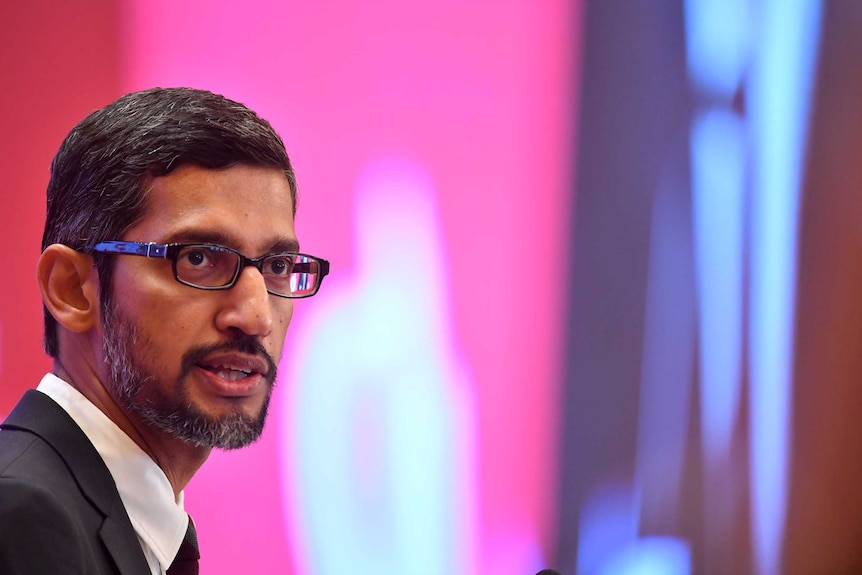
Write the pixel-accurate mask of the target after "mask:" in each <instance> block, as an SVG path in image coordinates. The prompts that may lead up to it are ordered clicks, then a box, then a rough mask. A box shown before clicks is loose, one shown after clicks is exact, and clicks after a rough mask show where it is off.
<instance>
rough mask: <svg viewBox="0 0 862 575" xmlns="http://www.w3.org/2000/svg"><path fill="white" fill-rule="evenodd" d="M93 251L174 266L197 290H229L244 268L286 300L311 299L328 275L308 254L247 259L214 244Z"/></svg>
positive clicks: (132, 245)
mask: <svg viewBox="0 0 862 575" xmlns="http://www.w3.org/2000/svg"><path fill="white" fill-rule="evenodd" d="M93 251H96V252H101V253H105V254H120V255H129V256H145V257H148V258H163V259H168V260H170V261H171V262H172V263H173V265H174V277H175V278H177V281H178V282H180V283H181V284H185V285H187V286H191V287H193V288H198V289H206V290H221V289H230V288H232V287H233V286H234V284H235V283H236V280H237V278H238V277H239V274H240V272H242V270H244V269H245V268H246V267H247V266H252V267H254V268H257V270H258V271H259V272H260V274H261V275H262V276H263V281H264V283H265V284H266V291H268V292H269V293H271V294H272V295H277V296H279V297H287V298H302V297H311V296H313V295H314V294H316V293H317V290H318V289H320V282H322V281H323V278H324V277H326V274H328V273H329V262H328V261H326V260H323V259H320V258H316V257H314V256H310V255H307V254H297V253H293V252H279V253H274V254H268V255H265V256H262V257H259V258H248V257H246V256H244V255H242V254H241V253H239V252H238V251H236V250H234V249H231V248H227V247H225V246H219V245H215V244H155V243H142V242H114V241H111V242H101V243H98V244H96V245H95V247H93Z"/></svg>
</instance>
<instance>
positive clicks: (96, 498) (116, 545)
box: [0, 389, 150, 575]
mask: <svg viewBox="0 0 862 575" xmlns="http://www.w3.org/2000/svg"><path fill="white" fill-rule="evenodd" d="M0 427H2V428H3V429H7V428H8V429H22V430H26V431H30V432H31V433H35V434H36V435H38V436H39V437H41V438H42V439H44V440H45V441H46V442H48V443H49V444H50V445H51V446H52V447H53V448H54V450H55V451H56V452H57V453H58V454H59V455H60V457H62V458H63V460H64V461H65V463H66V465H67V466H68V467H69V470H70V471H71V472H72V475H73V476H74V477H75V481H77V482H78V486H79V488H80V489H81V492H82V493H84V496H85V497H86V498H87V499H88V500H89V501H90V503H92V505H93V506H94V507H95V508H97V509H98V510H99V511H100V512H101V513H102V515H103V516H104V517H105V519H104V522H103V523H102V527H101V529H100V532H99V536H100V537H101V538H102V541H103V542H104V544H105V546H106V547H107V549H108V552H109V553H110V555H111V557H112V558H113V559H114V561H115V562H116V564H117V566H118V567H119V568H120V572H121V573H123V574H124V575H126V574H128V575H139V574H140V575H147V574H148V573H149V572H150V571H149V567H148V566H147V561H146V559H145V558H144V554H143V551H142V550H141V544H140V543H139V541H138V537H137V535H136V534H135V530H134V528H133V527H132V524H131V521H130V520H129V515H128V513H126V509H125V507H123V502H122V500H121V499H120V494H119V493H118V492H117V486H116V484H115V483H114V478H113V476H112V475H111V472H110V471H108V468H107V466H106V465H105V462H104V461H102V458H101V456H100V455H99V453H98V452H97V451H96V448H95V447H93V444H92V443H90V440H89V439H87V436H86V435H84V432H83V431H81V428H80V427H78V425H77V424H76V423H75V421H74V420H73V419H72V418H71V417H69V414H67V413H66V411H65V410H64V409H63V408H62V407H60V406H59V405H57V403H56V402H54V400H52V399H51V398H49V397H48V396H46V395H45V394H43V393H41V392H39V391H36V390H34V389H31V390H28V391H27V392H25V393H24V396H23V397H22V398H21V401H19V402H18V404H17V405H16V406H15V408H14V409H13V410H12V413H10V414H9V417H7V418H6V421H4V422H3V424H2V425H0Z"/></svg>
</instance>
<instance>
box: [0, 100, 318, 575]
mask: <svg viewBox="0 0 862 575" xmlns="http://www.w3.org/2000/svg"><path fill="white" fill-rule="evenodd" d="M295 210H296V182H295V177H294V172H293V168H292V167H291V164H290V160H289V159H288V156H287V153H286V152H285V149H284V144H283V143H282V141H281V139H280V138H279V137H278V135H277V134H276V133H275V132H274V131H273V129H272V128H271V126H270V125H269V124H268V123H267V122H266V121H265V120H262V119H260V118H259V117H258V116H257V115H256V114H255V113H254V112H252V111H251V110H249V109H248V108H246V107H245V106H243V105H241V104H239V103H236V102H233V101H231V100H228V99H226V98H224V97H222V96H218V95H215V94H212V93H209V92H205V91H200V90H192V89H153V90H148V91H144V92H138V93H133V94H129V95H127V96H124V97H122V98H120V99H119V100H117V101H116V102H114V103H112V104H110V105H109V106H107V107H105V108H103V109H101V110H98V111H96V112H94V113H92V114H91V115H90V116H88V117H87V118H85V119H84V120H83V121H82V122H81V123H80V124H79V125H78V126H76V127H75V128H74V129H73V130H72V132H71V133H70V134H69V135H68V136H67V138H66V140H65V141H64V142H63V144H62V146H61V147H60V150H59V152H58V153H57V156H56V157H55V159H54V162H53V163H52V166H51V179H50V182H49V184H48V212H47V219H46V224H45V232H44V236H43V242H42V249H43V251H42V255H41V257H40V259H39V262H38V266H37V275H38V280H39V286H40V289H41V292H42V298H43V302H44V308H45V349H46V351H47V353H48V354H49V355H50V356H52V358H53V360H54V363H53V370H52V373H50V374H48V375H46V376H45V377H44V378H43V379H42V381H41V383H39V385H38V387H37V389H36V390H30V391H28V392H26V393H25V395H24V396H23V398H22V399H21V400H20V402H19V403H18V405H17V406H16V407H15V408H14V409H13V411H12V413H11V414H10V415H9V417H8V418H7V420H6V421H5V422H4V423H3V424H2V430H0V573H3V574H6V575H8V574H18V573H22V574H23V573H26V574H28V575H32V574H41V573H46V574H47V573H50V574H52V575H53V574H58V573H64V574H66V573H81V574H83V573H86V574H89V575H92V574H102V573H113V574H116V573H122V574H140V575H144V574H147V573H160V574H163V573H169V574H170V575H174V574H175V573H196V572H197V558H198V555H197V549H196V547H197V543H196V538H195V535H194V524H193V523H192V522H191V521H190V519H189V517H188V515H187V514H186V513H185V512H184V511H183V489H184V488H185V486H186V485H187V484H188V482H189V480H190V479H191V478H192V476H193V475H194V474H195V472H196V471H197V470H198V468H200V466H201V465H202V464H203V463H204V461H206V459H207V457H208V455H209V453H210V451H211V449H212V448H213V447H217V448H222V449H235V448H239V447H242V446H245V445H248V444H249V443H251V442H253V441H254V440H255V439H257V437H258V436H259V435H260V433H261V431H262V429H263V423H264V418H265V416H266V411H267V405H268V402H269V397H270V392H271V390H272V386H273V382H274V380H275V371H276V364H277V363H278V358H279V356H280V354H281V350H282V345H283V343H284V338H285V332H286V330H287V326H288V324H289V323H290V319H291V315H292V312H293V299H294V298H299V297H307V296H311V295H314V294H315V293H316V292H317V289H318V288H319V286H320V282H321V281H322V280H323V277H324V276H325V275H326V274H327V272H328V269H329V264H328V263H327V262H326V261H325V260H322V259H319V258H315V257H313V256H308V255H303V254H301V253H299V244H298V241H297V238H296V234H295V231H294V214H295ZM184 569H189V570H184Z"/></svg>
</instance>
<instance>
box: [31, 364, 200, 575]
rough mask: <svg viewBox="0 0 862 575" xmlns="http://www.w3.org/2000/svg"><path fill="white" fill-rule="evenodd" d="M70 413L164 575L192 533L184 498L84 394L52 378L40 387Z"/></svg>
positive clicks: (154, 565) (155, 572) (156, 571)
mask: <svg viewBox="0 0 862 575" xmlns="http://www.w3.org/2000/svg"><path fill="white" fill-rule="evenodd" d="M36 389H37V390H38V391H41V392H42V393H44V394H45V395H47V396H48V397H50V398H51V399H53V400H54V401H55V402H57V403H58V404H59V405H60V407H62V408H63V409H64V410H66V413H68V414H69V416H70V417H71V418H72V419H73V420H75V423H77V424H78V427H80V428H81V429H82V430H83V431H84V433H85V434H86V436H87V438H88V439H89V440H90V442H91V443H92V444H93V446H94V447H95V448H96V451H98V452H99V455H101V456H102V459H103V460H104V462H105V465H106V466H107V467H108V470H109V471H110V472H111V475H113V476H114V482H115V483H116V484H117V491H119V493H120V499H122V501H123V505H124V506H125V508H126V512H127V513H128V514H129V519H131V521H132V527H134V529H135V532H136V533H137V535H138V541H140V543H141V549H143V551H144V555H145V556H146V558H147V563H148V564H149V566H150V571H151V572H152V573H153V575H165V573H166V571H167V569H168V567H169V566H170V564H171V561H173V560H174V557H176V554H177V551H179V548H180V544H181V543H182V542H183V537H185V534H186V529H187V528H188V523H189V516H188V515H187V514H186V512H185V510H184V508H183V493H182V492H180V494H179V496H178V497H176V498H174V490H173V487H171V483H170V481H168V478H167V476H166V475H165V473H164V472H163V471H162V469H161V468H160V467H159V466H158V465H156V462H155V461H153V460H152V459H151V458H150V456H149V455H147V454H146V453H144V451H143V450H142V449H141V448H140V447H138V445H137V444H136V443H135V442H134V441H132V439H131V438H130V437H129V436H128V435H126V434H125V432H123V430H121V429H120V428H119V427H117V425H116V424H115V423H114V422H113V421H111V420H110V419H109V418H108V416H107V415H105V414H104V413H102V411H101V410H100V409H99V408H98V407H96V406H95V405H93V404H92V403H90V401H89V400H88V399H87V398H86V397H84V396H83V395H81V393H80V392H79V391H78V390H77V389H75V388H74V387H72V386H71V385H69V384H68V383H66V382H65V381H63V380H62V379H60V378H59V377H57V376H56V375H54V374H51V373H49V374H47V375H46V376H45V377H43V378H42V381H41V382H40V383H39V386H38V387H37V388H36Z"/></svg>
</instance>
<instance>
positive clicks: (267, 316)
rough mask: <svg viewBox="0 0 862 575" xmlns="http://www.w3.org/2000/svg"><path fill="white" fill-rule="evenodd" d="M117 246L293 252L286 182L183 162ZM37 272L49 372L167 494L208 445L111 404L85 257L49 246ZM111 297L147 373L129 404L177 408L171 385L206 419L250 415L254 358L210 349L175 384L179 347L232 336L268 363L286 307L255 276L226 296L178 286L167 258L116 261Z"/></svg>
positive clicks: (264, 388)
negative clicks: (106, 421) (120, 436)
mask: <svg viewBox="0 0 862 575" xmlns="http://www.w3.org/2000/svg"><path fill="white" fill-rule="evenodd" d="M119 239H122V240H127V241H139V242H157V243H175V242H199V241H209V242H212V243H219V244H222V245H227V246H229V247H232V248H234V249H236V250H238V251H240V252H241V253H243V254H246V255H247V256H250V257H258V256H261V255H265V254H268V253H272V252H274V251H281V250H286V249H287V250H296V249H298V243H297V240H296V233H295V230H294V219H293V205H292V201H291V198H290V188H289V186H288V181H287V178H286V176H285V175H284V174H283V173H282V172H281V171H280V170H278V169H275V168H266V167H260V166H246V165H239V166H234V167H230V168H226V169H221V170H209V169H205V168H201V167H198V166H194V165H186V166H181V167H180V168H178V169H177V170H175V171H174V172H172V173H171V174H169V175H167V176H164V177H160V178H156V179H155V180H154V181H153V183H152V188H151V189H150V191H149V193H148V196H147V203H146V211H145V216H144V218H143V219H142V221H141V222H140V223H139V224H137V225H136V226H134V227H133V228H131V229H130V230H129V231H128V232H127V233H126V234H125V236H124V237H123V238H119ZM38 275H39V281H40V287H41V289H42V295H43V301H44V302H45V305H46V306H47V307H48V309H49V311H50V312H51V313H52V314H53V315H54V317H55V318H57V321H58V323H59V331H58V337H59V342H60V353H59V356H58V358H57V359H56V361H55V364H54V372H55V373H56V374H57V375H58V376H59V377H61V378H63V379H64V380H65V381H67V382H69V383H70V384H71V385H73V386H74V387H75V388H76V389H78V391H80V392H81V393H82V394H83V395H84V396H86V397H87V398H88V399H89V400H90V401H91V402H92V403H93V404H94V405H96V406H97V407H98V408H99V409H101V410H102V411H103V412H104V413H105V414H106V415H107V416H108V417H109V418H110V419H111V420H112V421H114V423H116V424H117V426H119V427H120V429H122V430H123V431H124V432H125V433H126V434H128V435H129V437H131V438H132V440H134V441H135V443H137V444H138V445H139V446H140V447H141V449H143V450H144V451H145V452H146V453H147V454H149V455H150V457H152V459H153V460H154V461H155V462H156V463H157V464H158V465H159V466H160V467H161V468H162V470H163V471H164V472H165V474H166V476H167V477H168V479H169V480H170V482H171V484H172V486H173V488H174V492H175V494H178V493H179V492H180V491H181V490H182V489H184V488H185V486H186V485H187V483H188V482H189V480H190V479H191V477H192V476H193V475H194V473H195V472H196V471H197V470H198V469H199V468H200V466H201V465H202V464H203V462H204V461H206V459H207V457H208V456H209V453H210V451H211V448H209V447H199V446H196V445H193V444H191V443H189V442H187V441H183V440H181V439H178V438H176V437H175V436H173V435H172V434H170V433H168V432H166V431H164V430H162V429H160V428H158V427H156V426H154V425H152V424H151V423H149V422H148V421H147V420H146V419H145V418H144V417H142V416H141V415H139V414H138V413H137V412H136V411H134V410H130V409H128V408H126V407H124V406H123V402H121V401H118V400H117V396H116V393H115V391H114V390H113V389H112V386H111V384H110V377H109V375H108V373H109V371H108V366H107V364H106V362H105V359H104V357H103V345H102V343H103V342H102V338H103V337H104V328H103V324H102V318H101V314H100V313H99V310H100V294H99V287H98V286H99V282H98V276H97V272H96V269H95V267H94V266H93V262H92V258H91V256H89V255H87V254H81V253H78V252H75V251H74V250H71V249H69V248H67V247H65V246H60V245H53V246H49V247H48V248H47V249H46V250H45V251H44V252H43V254H42V257H41V258H40V261H39V270H38ZM114 290H115V294H114V306H115V309H116V310H117V312H118V313H119V314H121V315H122V316H123V317H125V318H127V319H128V320H130V321H131V322H133V323H134V325H135V328H136V331H137V338H136V341H135V342H134V343H133V344H132V349H131V351H132V353H133V355H134V357H135V359H136V361H137V362H138V364H139V365H140V366H141V367H142V368H143V369H144V370H145V371H146V372H147V373H148V374H149V375H150V376H151V379H150V380H149V381H147V382H146V383H145V384H144V385H143V386H142V388H141V390H140V392H139V393H138V394H137V396H136V397H135V398H134V400H135V401H141V402H147V401H157V402H161V403H165V402H170V401H183V399H182V396H181V395H180V393H181V392H180V389H181V390H182V394H183V395H184V396H185V397H187V398H188V401H190V402H191V404H192V405H193V407H194V409H195V410H196V411H198V412H199V413H202V414H205V415H206V416H208V417H210V418H219V417H222V416H226V415H229V414H231V413H243V414H245V415H247V416H249V417H257V416H260V415H261V412H262V410H263V409H264V405H265V402H266V400H267V398H268V396H269V393H270V392H271V384H270V382H269V381H268V380H267V378H266V377H264V374H263V373H260V371H263V370H265V369H264V368H263V366H265V363H264V360H263V358H262V357H261V356H260V355H259V354H253V353H248V352H238V351H216V352H213V354H211V355H210V356H208V357H206V358H204V359H203V360H201V361H200V362H199V363H197V364H196V365H195V366H194V367H192V369H191V370H189V371H188V372H187V373H186V375H184V376H182V377H181V366H182V359H183V356H184V354H186V353H187V352H189V350H193V349H196V348H200V347H201V346H219V345H222V344H226V343H227V342H230V341H232V340H235V339H236V338H237V336H238V335H240V334H245V335H247V336H251V337H253V338H256V339H257V340H258V341H259V342H260V344H261V345H262V347H263V349H265V350H266V353H267V354H268V355H269V356H271V358H272V359H273V360H274V361H275V362H277V361H278V358H279V357H280V355H281V351H282V346H283V344H284V338H285V334H286V332H287V327H288V325H289V323H290V319H291V317H292V314H293V301H292V300H290V299H285V298H280V297H277V296H272V295H270V294H268V293H267V291H266V287H265V285H264V282H263V278H262V276H261V275H260V272H258V270H256V269H254V268H253V267H247V268H245V269H244V270H243V271H242V273H241V274H240V277H239V278H238V279H237V282H236V284H235V285H234V286H233V288H231V289H229V290H220V291H204V290H199V289H195V288H191V287H189V286H185V285H182V284H180V283H179V282H177V281H176V279H175V278H174V276H173V271H172V268H171V262H170V261H168V260H161V259H151V258H145V257H136V256H119V257H117V260H116V264H115V269H114ZM214 364H218V365H225V364H241V365H242V366H244V368H245V369H249V366H260V367H261V369H255V370H254V373H253V374H252V375H250V376H248V377H244V378H243V379H242V380H240V381H230V380H229V379H226V378H223V377H221V376H220V375H219V374H218V373H217V372H216V371H217V370H213V369H212V367H213V365H214Z"/></svg>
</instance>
